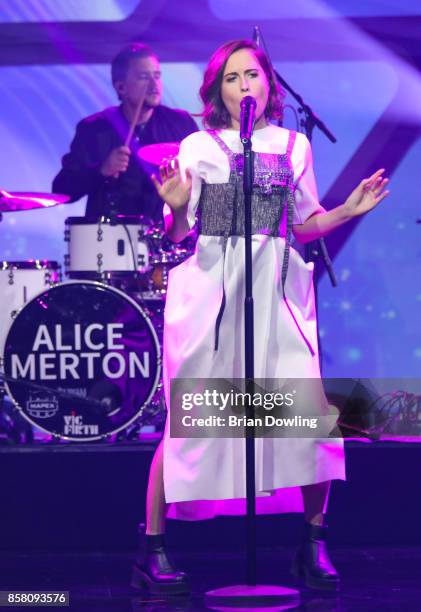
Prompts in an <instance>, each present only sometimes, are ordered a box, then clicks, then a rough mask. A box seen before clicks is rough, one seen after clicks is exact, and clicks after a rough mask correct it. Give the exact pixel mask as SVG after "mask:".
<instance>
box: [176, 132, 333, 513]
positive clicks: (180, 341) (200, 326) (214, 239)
mask: <svg viewBox="0 0 421 612" xmlns="http://www.w3.org/2000/svg"><path fill="white" fill-rule="evenodd" d="M218 134H219V136H220V137H221V138H222V140H223V141H224V143H225V144H226V145H227V146H228V148H229V149H231V150H232V151H233V152H236V153H239V152H241V151H242V145H241V142H240V138H239V132H238V131H235V130H221V131H219V132H218ZM288 137H289V131H288V130H286V129H284V128H279V127H276V126H273V125H269V126H267V127H265V128H263V129H260V130H256V131H255V132H254V135H253V150H254V151H256V152H261V153H272V154H273V153H276V154H285V152H286V147H287V142H288ZM179 163H180V169H181V172H182V174H184V173H185V171H186V169H187V168H188V169H189V171H190V173H191V175H192V181H193V185H192V195H191V199H190V202H189V205H188V220H189V225H190V227H193V225H194V223H195V216H196V212H197V207H198V203H199V199H200V193H201V188H202V182H206V183H226V182H227V181H228V180H229V176H230V165H229V160H228V157H227V155H226V153H224V151H223V150H222V149H221V148H220V146H219V145H218V144H217V142H215V140H214V139H213V138H212V136H211V135H210V134H209V133H208V132H206V131H202V132H196V133H194V134H191V135H190V136H188V137H187V138H186V139H185V140H183V142H182V143H181V147H180V154H179ZM291 163H292V167H293V174H294V185H295V202H296V208H295V212H294V220H293V223H294V224H301V223H303V222H304V221H305V220H306V219H307V218H308V217H310V216H311V215H313V214H314V213H317V212H318V211H320V210H321V211H323V210H324V209H323V208H322V207H321V206H320V204H319V202H318V197H317V189H316V184H315V180H314V173H313V166H312V156H311V148H310V144H309V142H308V140H307V138H306V137H305V136H304V135H303V134H297V135H296V141H295V144H294V147H293V149H292V154H291ZM169 213H170V211H169V209H168V207H167V206H166V208H165V210H164V214H169ZM284 248H285V239H284V238H282V237H272V236H267V235H262V234H257V235H253V237H252V251H253V297H254V325H255V377H256V378H261V379H265V378H266V379H269V378H271V379H279V378H294V377H296V378H300V377H302V378H314V377H318V376H319V375H320V372H319V362H318V354H317V329H316V315H315V304H314V293H313V285H312V277H313V264H312V263H305V262H304V261H303V259H302V258H301V256H300V255H299V254H298V253H297V252H296V251H294V249H291V254H290V260H289V267H288V275H287V280H286V285H285V294H286V296H287V297H288V302H289V305H290V308H291V309H292V311H293V316H294V318H295V319H296V323H294V321H293V318H292V313H291V312H290V311H289V310H288V308H287V307H286V304H285V302H284V300H283V294H282V288H281V286H280V282H279V279H280V275H281V267H282V261H283V254H284ZM223 279H224V288H225V295H226V306H225V310H224V313H223V317H222V320H221V324H220V328H219V349H218V350H217V351H215V346H214V343H215V321H216V318H217V316H218V312H219V308H220V304H221V295H222V281H223ZM243 304H244V237H243V236H230V237H229V238H228V242H227V245H226V252H225V257H223V237H221V236H208V235H206V236H205V235H199V238H198V242H197V246H196V250H195V253H194V254H193V256H192V257H190V258H189V259H187V260H186V261H184V262H183V263H182V264H181V265H179V266H177V267H175V268H173V269H172V270H171V272H170V277H169V285H168V293H167V300H166V306H165V324H164V387H165V395H166V400H167V405H168V406H169V397H170V393H169V385H170V380H171V379H172V378H243V377H244V368H245V366H244V331H243V330H244V312H243V308H244V307H243ZM298 327H299V328H300V329H301V330H302V331H303V332H304V334H305V336H306V338H307V339H308V341H309V342H310V344H311V346H312V347H313V349H314V352H315V354H313V355H312V354H311V352H310V350H309V347H308V346H307V344H306V343H305V342H304V341H303V337H302V335H301V334H300V331H299V329H298ZM169 409H170V410H171V407H170V406H169ZM255 444H256V495H257V511H258V512H288V511H301V510H302V500H301V495H300V494H299V493H300V492H299V489H298V487H299V486H301V485H308V484H312V483H318V482H323V481H326V480H331V479H345V462H344V450H343V441H342V440H341V439H329V440H328V439H323V440H322V439H309V438H295V439H294V438H290V439H285V438H257V439H256V442H255ZM164 488H165V498H166V501H167V502H169V503H173V505H172V507H171V509H170V512H169V516H170V517H176V518H182V519H186V520H194V519H202V518H210V517H212V516H215V515H216V514H237V513H242V512H244V511H245V500H244V498H245V496H246V485H245V440H244V439H241V438H206V439H204V438H200V439H198V438H192V439H186V438H171V437H170V434H169V419H167V426H166V429H165V434H164Z"/></svg>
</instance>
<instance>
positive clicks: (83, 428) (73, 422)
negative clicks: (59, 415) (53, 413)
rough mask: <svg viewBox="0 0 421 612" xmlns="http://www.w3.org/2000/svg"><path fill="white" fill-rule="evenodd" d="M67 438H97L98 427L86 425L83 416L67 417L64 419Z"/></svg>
mask: <svg viewBox="0 0 421 612" xmlns="http://www.w3.org/2000/svg"><path fill="white" fill-rule="evenodd" d="M63 418H64V435H65V436H70V435H72V436H97V435H98V434H99V429H98V425H85V424H84V423H83V418H82V417H81V415H77V416H75V415H73V414H70V415H65V416H64V417H63Z"/></svg>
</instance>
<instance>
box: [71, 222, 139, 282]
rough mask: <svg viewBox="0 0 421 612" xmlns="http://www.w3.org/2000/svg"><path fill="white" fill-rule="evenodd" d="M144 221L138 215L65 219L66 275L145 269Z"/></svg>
mask: <svg viewBox="0 0 421 612" xmlns="http://www.w3.org/2000/svg"><path fill="white" fill-rule="evenodd" d="M148 227H149V226H148V225H146V224H145V223H144V220H143V218H142V217H140V216H123V215H117V217H116V221H115V223H112V222H111V221H110V220H109V219H106V218H104V217H103V218H101V219H100V220H98V221H93V220H91V219H87V218H85V217H69V218H68V219H66V229H65V233H64V239H65V241H66V242H67V243H68V254H67V255H66V256H65V272H66V276H68V277H69V278H75V279H78V278H79V279H80V278H82V279H93V280H100V279H104V278H107V277H109V276H110V274H113V273H117V274H120V275H121V274H124V273H126V274H131V275H133V274H136V273H137V272H141V273H143V272H146V271H147V270H148V269H149V247H148V240H147V238H146V237H145V236H146V233H147V230H148Z"/></svg>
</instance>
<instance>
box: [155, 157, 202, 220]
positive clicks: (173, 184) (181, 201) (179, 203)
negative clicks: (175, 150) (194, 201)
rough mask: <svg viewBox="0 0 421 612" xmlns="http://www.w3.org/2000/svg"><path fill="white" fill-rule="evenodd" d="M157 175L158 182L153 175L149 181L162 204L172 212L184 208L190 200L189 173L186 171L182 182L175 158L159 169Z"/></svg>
mask: <svg viewBox="0 0 421 612" xmlns="http://www.w3.org/2000/svg"><path fill="white" fill-rule="evenodd" d="M159 175H160V179H161V180H160V181H159V180H158V179H157V177H156V176H155V174H153V175H152V176H151V180H152V182H153V184H154V185H155V187H156V190H157V192H158V194H159V196H160V197H161V198H162V199H163V200H164V202H166V203H167V204H168V206H169V207H170V208H172V210H179V209H181V208H183V207H184V206H186V204H187V203H188V201H189V200H190V196H191V188H192V179H191V175H190V173H189V171H188V170H186V180H185V181H183V179H182V177H181V173H180V168H179V165H178V159H177V158H176V157H175V158H173V159H170V160H168V161H167V163H165V164H163V165H162V166H160V167H159Z"/></svg>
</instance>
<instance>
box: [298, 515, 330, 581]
mask: <svg viewBox="0 0 421 612" xmlns="http://www.w3.org/2000/svg"><path fill="white" fill-rule="evenodd" d="M326 535H327V527H319V526H318V525H312V524H311V523H305V525H304V538H303V542H302V544H301V546H300V548H299V550H298V552H297V554H296V557H295V559H294V561H293V564H292V568H291V573H292V574H293V575H294V576H297V577H300V578H304V580H305V583H306V585H307V586H309V587H311V588H313V589H326V590H330V591H337V590H338V589H339V575H338V572H337V571H336V569H335V568H334V567H333V565H332V562H331V560H330V558H329V553H328V552H327V547H326Z"/></svg>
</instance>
